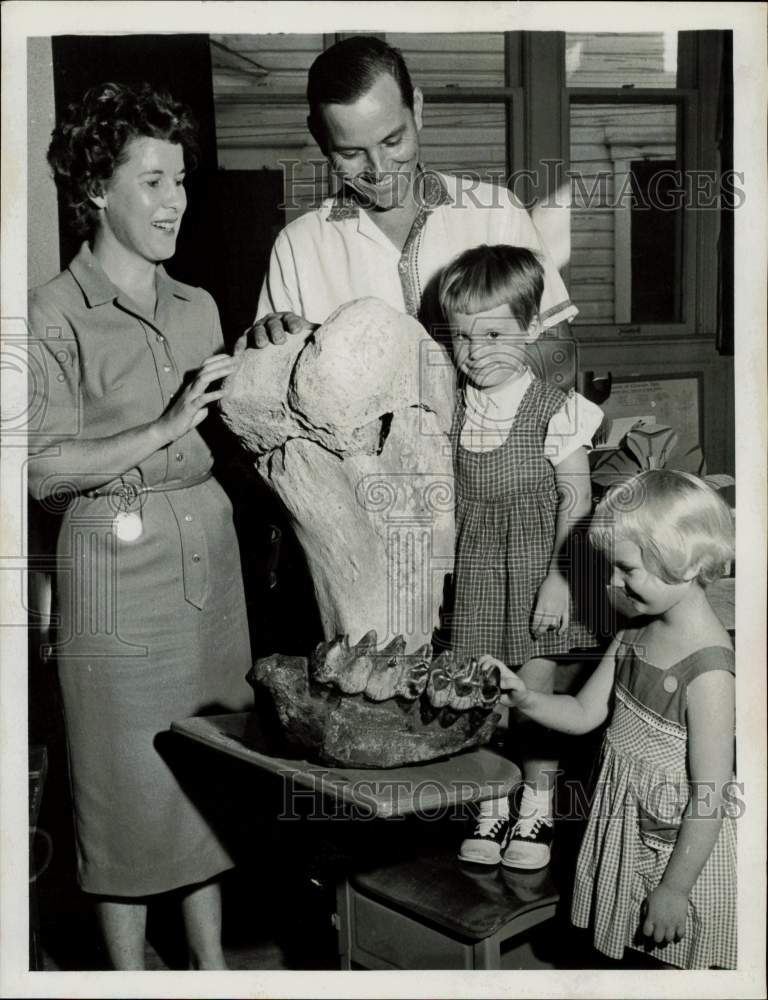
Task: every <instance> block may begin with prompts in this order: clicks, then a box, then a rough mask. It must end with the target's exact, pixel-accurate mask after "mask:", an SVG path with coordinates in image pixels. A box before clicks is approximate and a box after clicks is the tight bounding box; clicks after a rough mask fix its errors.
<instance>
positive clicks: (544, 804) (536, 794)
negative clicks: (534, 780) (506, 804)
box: [520, 785, 555, 819]
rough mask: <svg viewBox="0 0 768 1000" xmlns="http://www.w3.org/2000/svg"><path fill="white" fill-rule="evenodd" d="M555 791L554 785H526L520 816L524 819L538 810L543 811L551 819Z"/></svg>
mask: <svg viewBox="0 0 768 1000" xmlns="http://www.w3.org/2000/svg"><path fill="white" fill-rule="evenodd" d="M554 792H555V789H554V788H552V787H550V788H531V786H530V785H525V786H524V788H523V794H522V795H521V796H520V818H521V819H522V818H523V817H525V816H528V815H530V813H531V812H533V811H536V812H538V813H543V814H544V816H545V817H546V818H547V819H551V818H552V806H553V804H554V801H553V800H554Z"/></svg>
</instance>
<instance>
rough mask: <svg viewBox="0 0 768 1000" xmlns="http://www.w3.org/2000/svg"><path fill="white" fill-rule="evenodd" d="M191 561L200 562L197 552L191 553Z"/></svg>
mask: <svg viewBox="0 0 768 1000" xmlns="http://www.w3.org/2000/svg"><path fill="white" fill-rule="evenodd" d="M192 562H200V556H199V555H198V554H197V552H193V553H192Z"/></svg>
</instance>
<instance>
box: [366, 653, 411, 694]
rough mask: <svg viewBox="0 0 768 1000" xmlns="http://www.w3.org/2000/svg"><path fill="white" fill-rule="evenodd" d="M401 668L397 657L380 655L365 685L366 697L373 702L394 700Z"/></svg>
mask: <svg viewBox="0 0 768 1000" xmlns="http://www.w3.org/2000/svg"><path fill="white" fill-rule="evenodd" d="M401 666H402V664H401V663H400V662H399V661H398V659H397V657H385V656H383V655H381V654H379V656H378V657H377V658H376V660H375V661H374V664H373V670H371V673H370V675H369V677H368V683H367V684H366V685H365V697H366V698H370V700H371V701H386V700H387V699H388V698H394V696H395V689H396V687H397V681H398V676H399V673H400V669H401Z"/></svg>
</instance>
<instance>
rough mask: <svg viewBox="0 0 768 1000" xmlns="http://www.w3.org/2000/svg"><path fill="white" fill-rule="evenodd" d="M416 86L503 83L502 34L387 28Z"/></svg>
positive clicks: (491, 84)
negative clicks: (449, 32)
mask: <svg viewBox="0 0 768 1000" xmlns="http://www.w3.org/2000/svg"><path fill="white" fill-rule="evenodd" d="M387 41H388V42H389V44H390V45H394V46H395V48H398V49H400V51H401V52H402V53H403V58H404V59H405V61H406V63H407V64H408V69H409V71H410V74H411V76H412V77H413V82H414V83H415V84H416V85H417V86H419V87H448V86H450V87H503V86H504V34H503V33H502V32H500V31H499V32H496V33H495V34H490V33H487V32H477V33H475V32H472V33H471V34H469V33H464V34H459V33H451V34H447V33H434V34H417V33H415V32H408V33H407V34H406V33H402V34H401V33H398V32H390V31H388V32H387Z"/></svg>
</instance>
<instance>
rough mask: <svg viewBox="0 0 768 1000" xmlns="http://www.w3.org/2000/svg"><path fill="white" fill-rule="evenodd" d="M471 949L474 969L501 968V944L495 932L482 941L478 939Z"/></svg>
mask: <svg viewBox="0 0 768 1000" xmlns="http://www.w3.org/2000/svg"><path fill="white" fill-rule="evenodd" d="M472 951H473V956H474V962H475V968H476V969H500V968H501V946H500V944H499V937H498V935H497V934H493V935H492V936H491V937H489V938H486V939H485V940H484V941H478V942H477V944H476V945H475V946H474V947H473V949H472Z"/></svg>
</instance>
